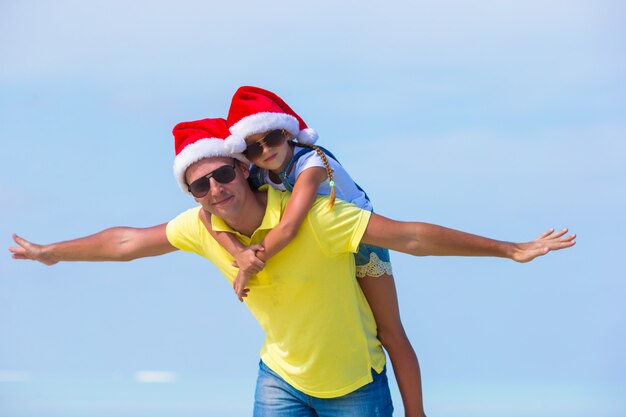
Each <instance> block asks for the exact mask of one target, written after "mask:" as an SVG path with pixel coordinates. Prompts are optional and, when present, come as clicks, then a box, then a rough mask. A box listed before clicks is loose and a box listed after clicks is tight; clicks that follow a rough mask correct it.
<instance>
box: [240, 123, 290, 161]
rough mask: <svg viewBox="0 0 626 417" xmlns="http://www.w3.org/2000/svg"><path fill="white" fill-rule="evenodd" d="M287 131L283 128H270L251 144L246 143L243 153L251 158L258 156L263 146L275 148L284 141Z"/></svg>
mask: <svg viewBox="0 0 626 417" xmlns="http://www.w3.org/2000/svg"><path fill="white" fill-rule="evenodd" d="M286 136H287V132H285V131H284V130H272V131H271V132H270V133H268V134H267V135H265V136H263V137H262V138H261V139H259V140H257V141H256V142H254V143H253V144H250V145H248V147H247V148H246V150H245V151H243V154H244V156H245V157H246V158H248V159H250V160H253V159H256V158H258V157H260V156H261V155H262V154H263V146H267V147H268V148H276V147H277V146H280V145H282V144H283V143H284V142H285V138H286Z"/></svg>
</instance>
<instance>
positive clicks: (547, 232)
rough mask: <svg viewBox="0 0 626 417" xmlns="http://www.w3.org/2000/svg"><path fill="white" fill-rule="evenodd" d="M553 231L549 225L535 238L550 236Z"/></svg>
mask: <svg viewBox="0 0 626 417" xmlns="http://www.w3.org/2000/svg"><path fill="white" fill-rule="evenodd" d="M553 232H554V228H553V227H551V228H549V229H548V230H546V231H545V232H543V233H542V234H540V235H539V237H537V239H535V240H540V239H545V238H546V237H548V236H550V235H551V234H552V233H553Z"/></svg>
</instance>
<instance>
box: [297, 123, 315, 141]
mask: <svg viewBox="0 0 626 417" xmlns="http://www.w3.org/2000/svg"><path fill="white" fill-rule="evenodd" d="M318 138H319V135H318V134H317V132H316V131H315V129H311V128H310V127H307V128H306V129H302V130H301V131H300V133H298V142H300V143H302V144H305V145H313V144H315V142H317V139H318Z"/></svg>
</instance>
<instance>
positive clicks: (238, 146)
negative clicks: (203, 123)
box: [224, 135, 246, 153]
mask: <svg viewBox="0 0 626 417" xmlns="http://www.w3.org/2000/svg"><path fill="white" fill-rule="evenodd" d="M224 149H225V150H226V152H228V153H242V152H243V151H245V150H246V141H245V140H243V139H242V138H240V137H239V136H235V135H230V136H229V137H227V138H226V139H225V140H224Z"/></svg>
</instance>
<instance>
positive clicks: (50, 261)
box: [9, 233, 59, 265]
mask: <svg viewBox="0 0 626 417" xmlns="http://www.w3.org/2000/svg"><path fill="white" fill-rule="evenodd" d="M13 240H14V241H15V243H17V244H18V245H19V246H15V247H12V248H9V251H11V253H13V255H12V257H13V259H30V260H31V261H37V262H41V263H42V264H44V265H54V264H56V263H58V262H59V260H58V259H56V258H55V257H54V256H52V255H51V254H49V253H46V251H45V250H44V246H43V245H37V244H35V243H32V242H29V241H28V240H26V239H22V238H21V237H19V236H18V235H16V234H15V233H14V234H13Z"/></svg>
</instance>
